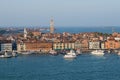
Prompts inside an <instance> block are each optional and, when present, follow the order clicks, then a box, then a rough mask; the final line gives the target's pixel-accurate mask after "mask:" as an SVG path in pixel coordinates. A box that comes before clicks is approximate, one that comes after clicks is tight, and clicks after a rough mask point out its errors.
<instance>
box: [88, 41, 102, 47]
mask: <svg viewBox="0 0 120 80" xmlns="http://www.w3.org/2000/svg"><path fill="white" fill-rule="evenodd" d="M100 45H101V44H100V41H90V42H89V49H100V48H101V47H100Z"/></svg>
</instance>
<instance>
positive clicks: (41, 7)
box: [0, 0, 120, 27]
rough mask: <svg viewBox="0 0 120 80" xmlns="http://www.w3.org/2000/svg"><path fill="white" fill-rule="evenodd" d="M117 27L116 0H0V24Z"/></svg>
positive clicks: (119, 17) (118, 9)
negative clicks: (52, 20)
mask: <svg viewBox="0 0 120 80" xmlns="http://www.w3.org/2000/svg"><path fill="white" fill-rule="evenodd" d="M52 16H53V17H54V22H55V26H65V27H68V26H120V0H0V26H49V22H50V18H51V17H52Z"/></svg>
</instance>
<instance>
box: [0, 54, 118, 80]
mask: <svg viewBox="0 0 120 80" xmlns="http://www.w3.org/2000/svg"><path fill="white" fill-rule="evenodd" d="M119 79H120V57H119V56H117V55H115V54H108V55H105V56H93V55H90V54H82V55H79V56H78V57H77V58H76V59H73V60H66V59H64V58H63V55H58V56H51V55H24V56H18V57H16V58H6V59H0V80H119Z"/></svg>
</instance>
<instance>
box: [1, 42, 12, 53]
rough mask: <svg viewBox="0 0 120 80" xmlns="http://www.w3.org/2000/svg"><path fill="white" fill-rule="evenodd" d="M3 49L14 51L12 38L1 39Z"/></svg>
mask: <svg viewBox="0 0 120 80" xmlns="http://www.w3.org/2000/svg"><path fill="white" fill-rule="evenodd" d="M0 47H1V51H12V42H11V41H10V40H4V41H1V45H0Z"/></svg>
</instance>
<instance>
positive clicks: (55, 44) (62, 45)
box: [53, 42, 64, 50]
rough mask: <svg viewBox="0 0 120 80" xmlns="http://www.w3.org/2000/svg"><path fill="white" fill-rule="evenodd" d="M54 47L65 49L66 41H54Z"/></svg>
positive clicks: (55, 48)
mask: <svg viewBox="0 0 120 80" xmlns="http://www.w3.org/2000/svg"><path fill="white" fill-rule="evenodd" d="M53 49H54V50H63V49H64V43H62V42H56V43H53Z"/></svg>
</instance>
